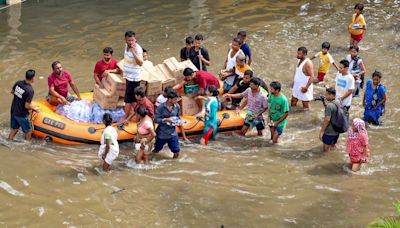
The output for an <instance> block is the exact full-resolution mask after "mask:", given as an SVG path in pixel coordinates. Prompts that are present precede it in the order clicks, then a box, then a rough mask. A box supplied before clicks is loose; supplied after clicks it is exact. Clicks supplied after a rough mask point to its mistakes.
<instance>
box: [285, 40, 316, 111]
mask: <svg viewBox="0 0 400 228" xmlns="http://www.w3.org/2000/svg"><path fill="white" fill-rule="evenodd" d="M297 59H299V61H298V63H297V66H296V74H295V75H294V82H293V89H292V100H291V104H290V106H292V107H293V106H296V105H297V101H299V100H301V101H302V102H303V108H304V109H306V110H308V109H310V101H311V100H313V85H312V83H313V81H314V65H313V63H312V61H310V59H309V58H307V48H305V47H299V48H298V49H297Z"/></svg>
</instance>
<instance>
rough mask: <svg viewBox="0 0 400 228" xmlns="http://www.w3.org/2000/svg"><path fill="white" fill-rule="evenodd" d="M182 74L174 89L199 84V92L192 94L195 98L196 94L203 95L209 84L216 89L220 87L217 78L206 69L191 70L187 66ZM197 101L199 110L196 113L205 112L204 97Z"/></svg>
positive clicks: (201, 113)
mask: <svg viewBox="0 0 400 228" xmlns="http://www.w3.org/2000/svg"><path fill="white" fill-rule="evenodd" d="M183 76H185V78H184V80H183V82H181V83H179V84H177V85H175V86H174V89H176V90H178V89H180V88H182V87H184V86H185V85H188V84H195V85H199V87H200V89H199V92H198V93H197V94H193V95H192V96H193V97H194V98H195V99H196V98H197V97H198V96H203V95H204V94H205V91H206V89H207V87H209V86H211V85H212V86H215V87H217V88H218V89H219V88H220V84H219V81H218V78H217V77H216V76H214V75H213V74H211V73H209V72H207V71H202V70H200V71H193V70H192V69H191V68H189V67H188V68H185V69H184V70H183ZM197 101H198V104H199V107H201V112H199V113H198V114H197V115H198V116H201V115H203V114H204V112H205V106H204V99H197Z"/></svg>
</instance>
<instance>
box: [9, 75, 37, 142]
mask: <svg viewBox="0 0 400 228" xmlns="http://www.w3.org/2000/svg"><path fill="white" fill-rule="evenodd" d="M34 78H35V71H34V70H28V71H27V72H26V74H25V80H20V81H17V82H16V83H15V84H14V86H13V87H12V90H11V94H13V95H14V99H13V101H12V104H11V113H10V114H11V119H10V127H11V131H10V134H9V136H8V140H14V138H15V136H16V135H17V133H18V130H19V128H22V131H23V132H24V134H25V140H31V138H32V124H31V121H30V120H29V118H28V117H29V111H30V110H34V111H38V110H39V109H38V108H37V107H33V106H32V103H31V102H32V98H33V95H34V91H33V88H32V83H33V81H34Z"/></svg>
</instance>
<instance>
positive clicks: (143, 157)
mask: <svg viewBox="0 0 400 228" xmlns="http://www.w3.org/2000/svg"><path fill="white" fill-rule="evenodd" d="M363 8H364V6H363V4H360V3H358V4H356V5H355V7H354V10H355V13H354V15H353V17H352V21H351V23H350V25H349V32H350V48H349V55H348V56H346V57H345V58H344V59H343V60H341V61H339V63H338V64H337V63H336V62H335V61H334V59H333V57H332V56H331V54H330V53H329V49H330V44H329V42H324V43H322V46H321V51H320V52H318V53H316V54H315V55H314V56H312V57H311V58H310V59H309V58H307V55H308V50H307V48H306V47H299V48H298V49H297V58H298V63H297V66H296V71H295V75H294V80H293V85H292V97H291V101H290V106H292V107H294V106H296V105H297V103H298V101H301V102H302V104H303V108H304V109H305V110H308V109H310V102H311V101H313V100H314V94H313V86H314V84H315V83H319V82H322V81H324V79H325V78H326V75H327V73H328V71H329V68H330V65H331V64H332V65H333V66H334V67H335V69H336V70H337V73H336V79H335V84H334V85H329V86H327V88H326V94H325V96H323V97H318V98H316V99H318V100H322V101H323V104H324V105H325V107H326V108H325V117H324V120H323V123H322V126H321V129H320V139H321V141H322V142H323V150H324V151H325V152H329V151H330V150H332V149H333V148H335V145H336V143H337V141H338V138H339V134H341V133H344V132H346V131H348V139H347V147H346V148H347V152H348V153H349V156H350V160H351V163H352V170H353V171H357V170H359V169H360V166H361V165H360V164H361V163H363V162H367V160H368V156H369V149H368V136H367V132H366V128H365V122H368V123H372V124H376V125H379V124H380V117H381V116H382V115H383V113H384V107H385V102H386V99H387V96H386V89H385V87H384V86H383V85H382V84H381V83H380V82H381V78H382V73H381V72H379V71H377V70H375V71H374V72H373V74H372V80H368V81H367V82H366V85H365V90H364V93H363V98H362V104H363V106H364V107H365V110H364V117H363V120H361V119H360V118H354V119H353V121H352V122H351V123H349V111H350V108H351V102H352V98H354V97H358V96H360V94H361V90H362V89H364V75H365V74H366V67H365V64H364V61H363V60H362V58H361V57H360V56H359V51H360V49H359V47H358V44H359V42H360V41H361V40H362V39H363V37H364V31H365V29H366V23H365V20H364V17H363V15H362V11H363ZM246 36H247V34H246V32H245V31H240V32H238V34H237V36H236V37H234V38H233V40H232V42H231V45H230V48H229V50H228V52H227V57H226V60H225V61H224V63H223V64H222V69H221V70H220V72H219V73H218V76H216V75H214V74H212V73H210V72H208V71H207V67H208V66H210V64H211V60H210V55H209V52H208V49H207V48H206V47H205V46H204V44H203V39H204V38H203V36H202V35H200V34H198V35H196V36H195V37H194V39H193V38H192V37H187V38H186V39H185V47H183V48H182V49H181V50H180V59H181V61H185V60H190V61H191V62H192V63H193V64H194V65H195V66H196V68H197V69H198V70H197V71H195V70H193V69H191V68H186V69H184V71H183V76H184V80H183V81H182V82H179V83H178V84H177V85H175V86H173V87H172V86H169V87H166V88H165V89H164V91H163V93H162V94H160V96H159V97H158V98H157V101H156V102H155V107H154V104H153V103H152V102H151V101H150V100H149V99H148V98H146V96H145V94H146V93H145V89H144V88H142V87H140V81H141V79H142V78H141V67H142V65H143V63H144V62H145V61H148V60H147V58H148V55H147V51H146V50H144V49H143V48H142V47H141V46H140V45H139V44H138V43H137V40H136V37H135V33H134V32H132V31H127V32H126V33H125V48H124V61H123V69H120V68H119V67H118V65H117V63H118V62H117V60H116V59H114V58H113V49H112V48H111V47H106V48H104V49H103V58H102V59H101V60H99V61H98V62H97V63H96V65H95V68H94V74H93V76H94V81H95V83H96V84H97V85H99V86H100V87H101V88H103V87H104V85H103V84H102V78H104V77H107V75H108V73H123V76H124V78H125V80H126V90H125V97H124V102H125V106H124V111H125V117H124V118H123V120H121V121H120V124H127V123H128V122H129V121H133V122H137V132H138V133H137V135H136V136H135V139H134V141H135V143H134V145H135V146H134V147H135V150H136V156H135V160H136V162H137V163H145V162H146V161H147V160H148V158H149V156H150V155H152V154H157V153H159V152H160V151H161V150H162V149H163V147H164V145H165V144H168V147H169V149H170V150H171V151H172V153H174V156H173V158H178V157H179V153H180V146H179V142H178V133H177V130H176V128H177V127H181V131H182V133H183V137H184V138H186V137H185V133H184V130H183V127H182V121H181V120H180V117H179V116H180V114H181V107H180V105H179V103H178V102H179V100H180V94H179V93H178V92H177V90H178V89H180V88H182V87H185V86H188V85H198V87H199V90H198V91H195V92H192V94H191V96H192V97H193V98H195V99H196V100H197V102H198V105H199V107H200V110H201V111H200V112H199V113H198V114H197V115H196V116H198V117H199V118H202V120H203V121H204V131H203V134H202V135H201V137H200V143H202V144H205V145H207V144H208V142H209V140H210V139H211V138H215V136H216V134H217V129H218V119H217V112H218V111H219V110H221V109H230V110H236V111H237V112H238V113H239V112H240V111H241V110H246V113H247V114H246V117H245V120H244V125H243V128H242V129H241V134H242V135H245V134H246V133H247V132H248V130H250V129H251V128H253V127H256V129H257V134H258V135H259V136H261V135H263V130H264V129H265V127H266V125H267V126H268V127H269V129H270V142H271V143H278V139H279V137H280V136H281V135H282V133H283V132H284V129H285V127H286V122H287V119H288V115H289V101H288V99H287V98H286V96H285V95H284V94H283V92H282V86H281V83H280V82H278V81H272V82H270V83H269V85H267V83H265V81H264V80H262V79H260V78H258V77H256V76H254V72H253V70H252V68H251V64H252V62H253V61H254V60H253V57H252V53H251V49H250V47H249V45H248V44H247V43H246ZM314 58H317V59H319V67H318V74H317V77H316V78H315V77H314V64H313V62H312V60H313V59H314ZM51 67H52V73H51V74H50V75H49V76H48V87H49V93H48V96H47V99H48V102H49V103H50V104H53V105H59V104H60V105H68V104H69V103H70V102H73V101H74V100H80V99H81V96H80V93H79V90H78V88H77V86H76V84H75V83H74V81H73V78H72V76H71V74H70V73H69V72H68V71H66V70H65V69H63V67H62V65H61V63H60V62H59V61H55V62H53V63H52V64H51ZM34 79H35V71H34V70H28V71H27V72H26V77H25V80H21V81H17V82H16V83H15V84H14V86H13V87H12V94H13V95H14V98H13V102H12V106H11V122H10V125H11V132H10V135H9V140H13V139H14V137H15V135H16V134H17V132H18V129H19V128H22V131H23V132H24V133H25V139H26V140H30V139H31V132H32V125H31V123H30V121H29V118H28V115H29V111H30V110H34V111H38V110H37V108H36V107H33V106H32V104H31V102H32V98H33V95H34V90H33V88H32V83H33V82H34ZM220 81H222V82H223V84H222V85H221V84H220ZM68 85H69V86H70V87H71V88H72V90H73V92H74V94H75V96H71V95H70V94H69V93H68ZM220 87H222V89H223V92H222V94H220V92H219V88H220ZM245 107H247V108H246V109H245ZM264 116H267V120H266V121H265V119H264ZM364 121H365V122H364ZM112 122H113V120H112V117H111V115H109V114H105V115H104V117H103V123H104V124H105V126H106V128H105V130H104V132H103V133H102V136H101V146H100V149H99V156H100V157H101V158H102V159H103V161H104V164H103V169H104V170H108V169H109V168H110V166H111V164H112V162H113V161H114V160H115V159H116V158H117V157H118V154H119V146H118V141H117V138H118V133H117V131H116V130H115V128H114V127H112V126H111V123H112ZM154 123H156V124H157V125H158V126H157V128H155V126H154ZM347 128H348V129H347ZM153 144H154V146H153ZM153 147H154V149H152V148H153Z"/></svg>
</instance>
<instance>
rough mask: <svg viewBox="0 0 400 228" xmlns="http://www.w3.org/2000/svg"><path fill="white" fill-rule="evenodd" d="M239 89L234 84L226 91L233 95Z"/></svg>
mask: <svg viewBox="0 0 400 228" xmlns="http://www.w3.org/2000/svg"><path fill="white" fill-rule="evenodd" d="M238 88H239V87H238V86H237V85H236V84H235V85H233V86H232V88H231V89H230V90H229V91H228V93H229V94H234V93H235V92H236V90H237V89H238Z"/></svg>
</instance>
